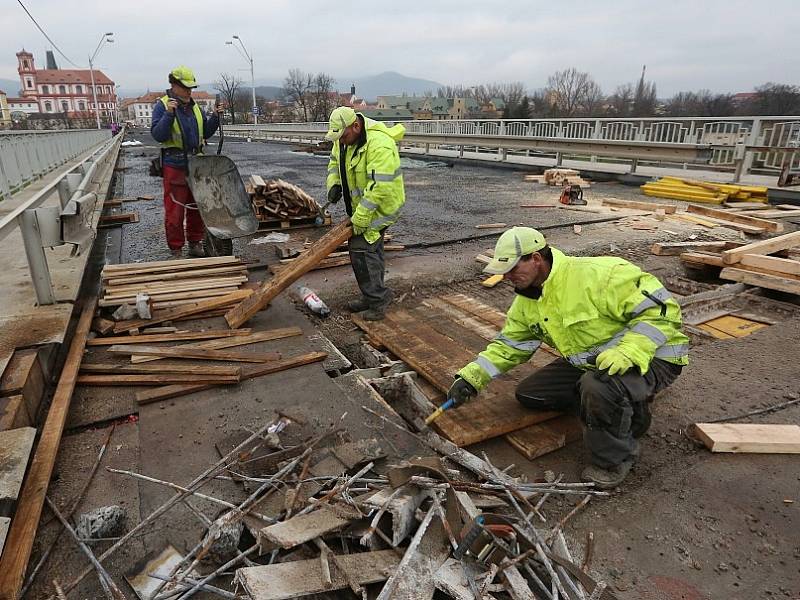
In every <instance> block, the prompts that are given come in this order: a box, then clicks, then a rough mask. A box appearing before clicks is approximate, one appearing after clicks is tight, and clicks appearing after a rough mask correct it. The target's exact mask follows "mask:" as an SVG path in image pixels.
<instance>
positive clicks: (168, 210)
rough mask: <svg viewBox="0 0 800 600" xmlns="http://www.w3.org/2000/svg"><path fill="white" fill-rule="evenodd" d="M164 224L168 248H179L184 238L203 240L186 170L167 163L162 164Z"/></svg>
mask: <svg viewBox="0 0 800 600" xmlns="http://www.w3.org/2000/svg"><path fill="white" fill-rule="evenodd" d="M184 219H186V230H185V231H186V233H185V235H184ZM164 226H165V228H166V230H167V245H168V246H169V248H170V250H180V249H181V248H183V244H184V241H186V240H188V241H189V242H190V243H192V242H202V241H203V235H204V233H205V229H204V226H203V219H202V217H200V211H198V210H197V204H196V203H195V201H194V197H193V196H192V190H190V189H189V185H188V184H187V183H186V172H185V171H184V170H183V169H177V168H175V167H170V166H168V165H164Z"/></svg>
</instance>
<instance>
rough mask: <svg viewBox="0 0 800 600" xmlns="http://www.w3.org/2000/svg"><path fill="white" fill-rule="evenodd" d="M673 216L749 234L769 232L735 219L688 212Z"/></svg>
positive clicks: (707, 225)
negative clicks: (696, 214) (729, 219)
mask: <svg viewBox="0 0 800 600" xmlns="http://www.w3.org/2000/svg"><path fill="white" fill-rule="evenodd" d="M671 217H673V218H674V217H679V218H681V219H683V220H693V221H694V222H696V223H698V224H700V225H705V226H706V227H727V228H728V229H735V230H736V231H743V232H744V233H747V234H749V235H763V234H764V233H766V232H767V230H766V229H765V228H764V227H757V226H755V225H745V224H743V223H736V222H734V221H728V220H726V219H720V218H717V217H707V216H703V217H697V216H695V215H690V214H688V213H677V214H674V215H671Z"/></svg>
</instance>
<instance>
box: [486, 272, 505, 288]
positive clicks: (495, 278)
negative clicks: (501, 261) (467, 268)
mask: <svg viewBox="0 0 800 600" xmlns="http://www.w3.org/2000/svg"><path fill="white" fill-rule="evenodd" d="M501 281H503V276H502V275H492V276H491V277H489V278H487V279H484V280H483V281H481V285H482V286H483V287H487V288H493V287H494V286H496V285H497V284H498V283H500V282H501Z"/></svg>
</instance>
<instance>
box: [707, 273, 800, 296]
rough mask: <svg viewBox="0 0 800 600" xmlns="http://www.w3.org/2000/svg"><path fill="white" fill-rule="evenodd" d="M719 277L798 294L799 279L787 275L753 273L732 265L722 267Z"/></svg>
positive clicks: (799, 290) (799, 289)
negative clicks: (789, 277)
mask: <svg viewBox="0 0 800 600" xmlns="http://www.w3.org/2000/svg"><path fill="white" fill-rule="evenodd" d="M719 278H720V279H725V280H728V281H739V282H741V283H746V284H748V285H755V286H758V287H762V288H767V289H769V290H777V291H779V292H787V293H789V294H800V281H799V280H797V279H788V278H787V277H779V276H778V275H768V274H766V273H754V272H752V271H745V270H744V269H736V268H733V267H726V268H724V269H722V272H721V273H720V274H719Z"/></svg>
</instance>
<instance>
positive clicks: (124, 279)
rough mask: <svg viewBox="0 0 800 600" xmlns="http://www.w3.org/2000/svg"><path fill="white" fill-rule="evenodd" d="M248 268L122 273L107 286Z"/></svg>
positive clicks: (238, 272) (228, 272)
mask: <svg viewBox="0 0 800 600" xmlns="http://www.w3.org/2000/svg"><path fill="white" fill-rule="evenodd" d="M246 273H247V269H246V268H245V267H244V266H243V265H230V266H223V267H211V268H209V269H189V270H186V271H173V272H170V273H159V274H158V276H156V277H154V276H153V275H152V274H149V273H148V274H145V275H122V276H120V277H113V278H110V279H107V280H106V285H107V286H109V285H110V286H117V285H126V284H132V283H145V282H148V281H174V280H178V279H192V278H199V277H209V276H212V275H214V276H219V275H228V274H233V275H245V274H246Z"/></svg>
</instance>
